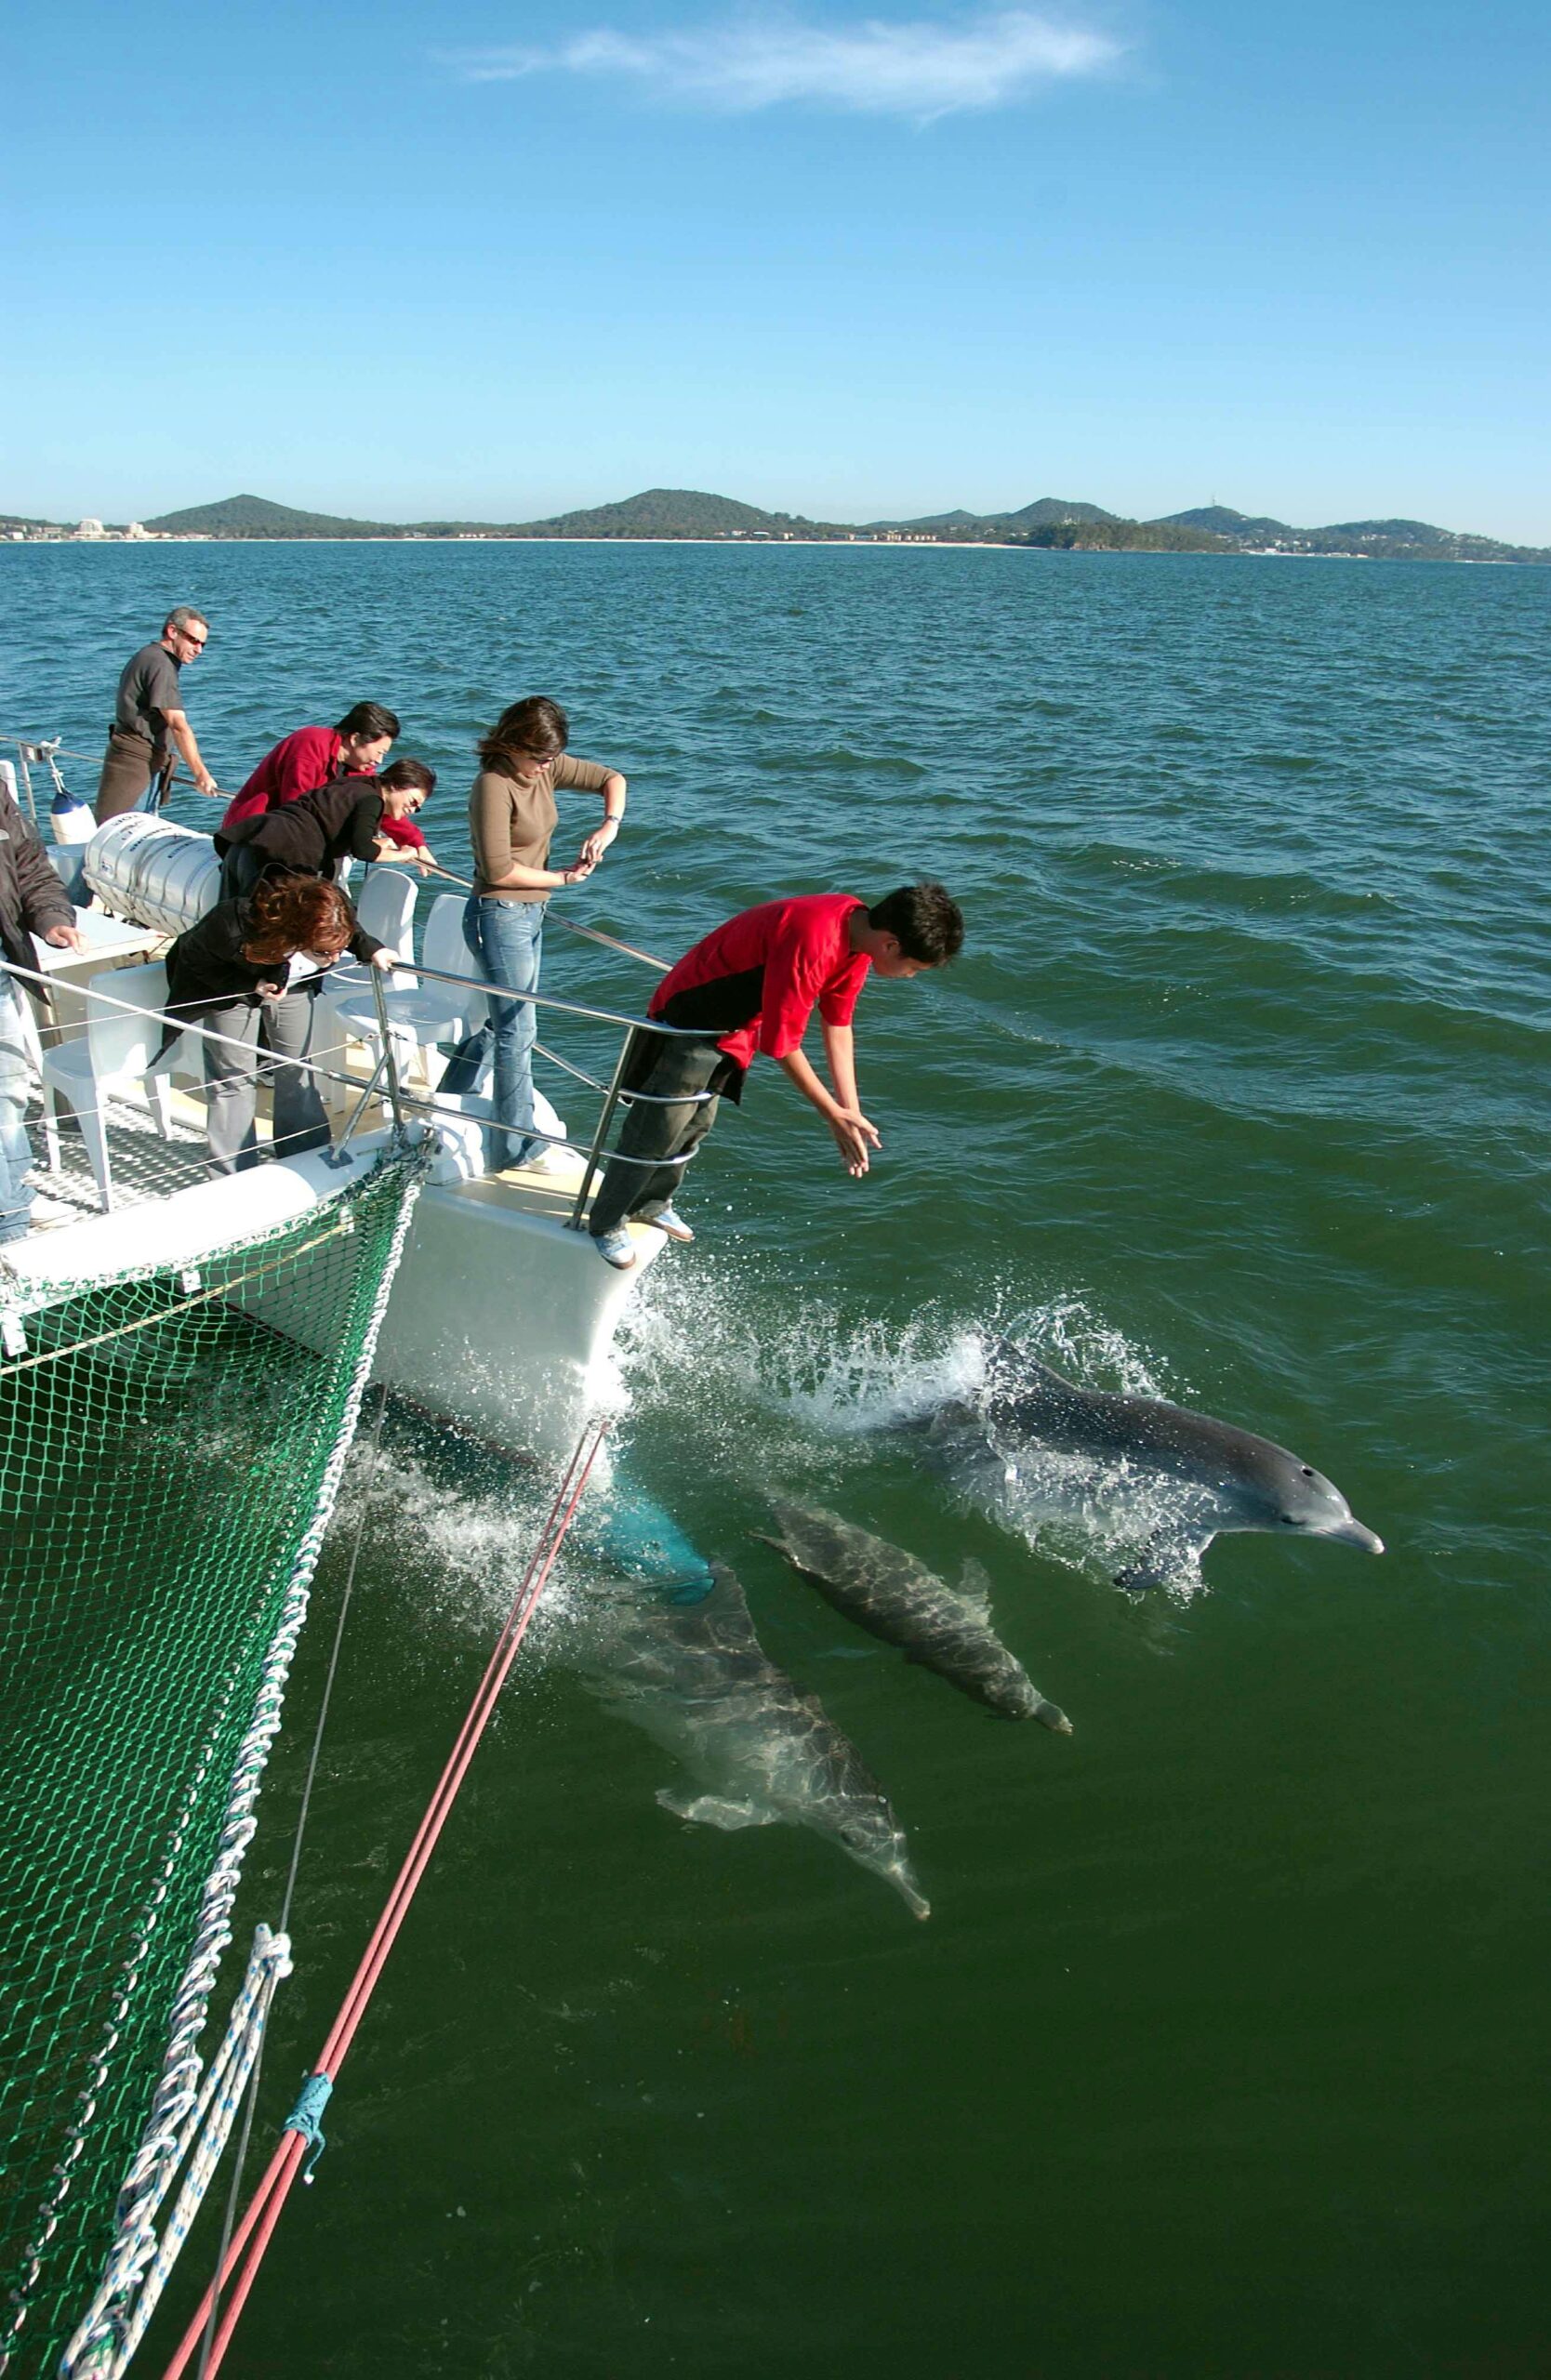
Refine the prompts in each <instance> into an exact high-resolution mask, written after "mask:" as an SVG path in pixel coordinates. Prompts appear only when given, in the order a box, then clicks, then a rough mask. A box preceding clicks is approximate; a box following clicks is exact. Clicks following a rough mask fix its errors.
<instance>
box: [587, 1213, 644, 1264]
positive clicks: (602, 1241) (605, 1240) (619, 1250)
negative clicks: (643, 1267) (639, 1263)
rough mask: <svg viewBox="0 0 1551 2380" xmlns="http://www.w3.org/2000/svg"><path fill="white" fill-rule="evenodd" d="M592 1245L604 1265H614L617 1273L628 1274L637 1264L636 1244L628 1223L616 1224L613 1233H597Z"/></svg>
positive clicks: (593, 1236)
mask: <svg viewBox="0 0 1551 2380" xmlns="http://www.w3.org/2000/svg"><path fill="white" fill-rule="evenodd" d="M592 1245H593V1247H594V1248H595V1249H596V1250H597V1251H598V1253H599V1255H600V1256H601V1257H602V1258H603V1263H605V1264H612V1265H613V1266H614V1268H615V1270H616V1272H617V1273H628V1272H629V1271H630V1266H631V1265H632V1264H633V1263H635V1242H634V1241H633V1240H632V1239H631V1237H630V1225H629V1224H628V1223H616V1224H615V1226H614V1229H613V1230H612V1231H595V1232H594V1233H593V1235H592Z"/></svg>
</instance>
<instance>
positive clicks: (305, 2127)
mask: <svg viewBox="0 0 1551 2380" xmlns="http://www.w3.org/2000/svg"><path fill="white" fill-rule="evenodd" d="M333 2089H334V2079H333V2077H332V2075H328V2074H310V2075H309V2076H308V2078H307V2080H306V2082H305V2083H303V2084H302V2086H301V2094H300V2096H299V2097H298V2100H297V2103H296V2106H295V2107H294V2108H293V2109H291V2112H290V2114H289V2115H288V2116H287V2117H286V2119H285V2122H284V2123H283V2124H282V2125H281V2127H280V2129H281V2131H282V2132H299V2133H300V2135H301V2136H302V2138H303V2140H306V2141H309V2142H311V2144H312V2154H311V2155H310V2156H309V2157H308V2159H307V2162H306V2163H305V2164H304V2165H303V2166H302V2169H301V2178H302V2180H303V2181H304V2182H310V2181H311V2180H312V2168H313V2166H314V2165H315V2164H316V2163H317V2162H318V2160H319V2158H320V2157H321V2156H322V2155H323V2153H324V2150H325V2149H326V2147H327V2146H328V2143H327V2141H326V2140H325V2137H324V2128H323V2121H322V2119H323V2111H324V2109H325V2108H326V2107H327V2105H328V2102H329V2096H330V2095H331V2093H332V2092H333Z"/></svg>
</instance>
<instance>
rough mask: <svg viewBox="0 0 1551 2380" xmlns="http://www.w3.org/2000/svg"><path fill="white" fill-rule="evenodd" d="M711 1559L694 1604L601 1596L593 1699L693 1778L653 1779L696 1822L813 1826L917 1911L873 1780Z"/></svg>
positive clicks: (891, 1821) (894, 1826)
mask: <svg viewBox="0 0 1551 2380" xmlns="http://www.w3.org/2000/svg"><path fill="white" fill-rule="evenodd" d="M710 1570H711V1576H712V1580H713V1584H712V1586H711V1590H710V1593H709V1594H705V1595H702V1596H701V1597H700V1598H699V1599H698V1600H697V1601H696V1602H694V1603H688V1604H686V1603H670V1602H664V1601H662V1600H661V1599H660V1598H658V1597H656V1596H655V1595H653V1594H651V1593H649V1592H647V1593H643V1592H642V1591H641V1590H640V1589H627V1590H626V1591H625V1592H624V1593H618V1592H616V1593H610V1594H608V1595H606V1596H601V1597H599V1598H598V1599H597V1600H596V1602H595V1603H594V1605H593V1611H592V1620H593V1624H592V1626H591V1627H590V1630H589V1632H588V1633H589V1642H588V1643H587V1644H586V1646H584V1647H583V1649H582V1651H581V1653H580V1656H579V1666H580V1667H581V1668H582V1669H583V1670H584V1671H585V1673H587V1676H588V1678H589V1682H590V1685H591V1687H592V1690H593V1692H594V1693H595V1694H597V1696H598V1697H599V1699H600V1700H602V1701H603V1702H605V1703H607V1704H608V1705H609V1706H610V1707H611V1708H612V1709H613V1710H616V1711H617V1712H618V1713H619V1715H620V1717H621V1718H625V1719H628V1720H630V1723H631V1725H632V1726H637V1727H640V1728H642V1729H643V1732H644V1733H645V1734H647V1735H649V1736H650V1737H652V1739H654V1741H655V1742H656V1743H659V1744H661V1745H663V1746H664V1748H665V1749H666V1750H668V1751H669V1752H672V1753H673V1754H674V1755H675V1757H676V1758H677V1759H678V1760H680V1761H682V1763H683V1765H684V1767H685V1768H686V1769H688V1771H689V1773H690V1775H691V1776H692V1777H693V1778H695V1779H696V1784H697V1785H698V1786H699V1787H700V1788H701V1789H702V1790H701V1791H700V1792H683V1791H680V1790H676V1789H673V1788H665V1789H664V1791H663V1792H660V1793H659V1794H658V1795H657V1800H658V1801H659V1802H660V1803H661V1804H662V1805H663V1807H664V1809H667V1810H671V1811H672V1812H673V1813H674V1815H675V1817H677V1818H688V1819H692V1820H696V1821H697V1822H698V1823H699V1824H701V1825H704V1826H717V1827H723V1828H726V1829H728V1830H731V1829H733V1828H735V1827H745V1826H774V1825H776V1824H778V1823H781V1824H786V1825H789V1826H805V1827H811V1828H812V1829H813V1831H814V1832H815V1834H822V1835H825V1836H827V1837H828V1838H829V1841H830V1842H831V1843H835V1844H838V1845H840V1848H841V1849H842V1851H843V1852H845V1853H846V1854H847V1856H848V1857H849V1858H853V1859H855V1860H856V1861H857V1862H858V1864H859V1865H860V1866H861V1867H864V1868H868V1869H870V1870H871V1871H872V1872H873V1873H874V1874H875V1875H879V1876H882V1878H883V1879H884V1881H885V1882H886V1883H888V1884H892V1885H893V1886H894V1888H895V1892H897V1893H898V1895H899V1896H900V1898H901V1899H902V1900H903V1901H904V1902H905V1905H906V1907H907V1908H908V1910H909V1911H910V1912H911V1914H912V1916H915V1917H929V1916H930V1915H931V1913H932V1912H931V1906H930V1904H929V1902H928V1901H927V1899H926V1897H925V1896H924V1894H923V1893H922V1892H921V1887H920V1885H919V1884H917V1882H916V1879H915V1876H914V1873H913V1872H912V1871H911V1867H910V1861H909V1855H908V1850H907V1848H906V1843H905V1836H904V1833H903V1831H902V1830H901V1828H900V1825H899V1822H898V1820H897V1819H896V1818H895V1814H894V1812H893V1810H892V1809H891V1808H890V1807H889V1804H888V1801H887V1798H886V1796H885V1795H884V1792H883V1789H882V1786H881V1785H880V1784H879V1782H878V1780H877V1778H875V1777H873V1776H872V1775H871V1774H870V1773H869V1772H868V1769H867V1768H866V1767H865V1766H864V1765H863V1763H862V1760H861V1756H860V1754H859V1753H858V1752H857V1751H856V1749H855V1746H854V1745H853V1744H852V1743H850V1742H849V1741H848V1740H847V1739H846V1738H845V1737H844V1736H843V1735H842V1733H841V1731H840V1729H839V1728H838V1727H837V1726H835V1724H834V1721H833V1720H832V1719H830V1718H829V1715H828V1713H827V1712H825V1711H824V1709H823V1707H822V1705H821V1704H820V1703H819V1702H817V1701H816V1700H815V1699H814V1697H813V1696H812V1695H806V1694H802V1693H801V1692H800V1691H799V1689H798V1687H797V1686H795V1685H794V1684H793V1682H792V1680H791V1679H790V1678H789V1676H788V1675H787V1673H786V1672H785V1671H784V1670H780V1669H777V1668H776V1667H775V1663H774V1661H772V1660H770V1659H767V1658H766V1655H765V1653H764V1650H763V1647H762V1646H761V1644H760V1640H759V1638H758V1637H757V1636H756V1635H755V1633H754V1623H753V1621H752V1620H751V1619H750V1618H749V1606H748V1604H747V1603H746V1602H745V1601H744V1596H743V1589H742V1588H741V1586H740V1585H739V1584H738V1581H737V1580H736V1578H735V1577H734V1575H733V1573H732V1572H731V1571H730V1570H728V1569H726V1568H724V1567H722V1565H721V1564H720V1563H712V1564H711V1565H710Z"/></svg>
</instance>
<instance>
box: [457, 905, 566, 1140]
mask: <svg viewBox="0 0 1551 2380" xmlns="http://www.w3.org/2000/svg"><path fill="white" fill-rule="evenodd" d="M463 939H464V941H465V942H466V943H467V944H468V945H469V948H470V950H471V952H472V954H473V956H474V959H476V961H477V962H478V965H479V969H480V972H481V973H482V974H484V976H485V977H486V978H487V979H488V981H489V982H491V983H492V984H504V985H506V986H507V988H508V990H509V991H513V992H536V991H537V989H538V962H539V959H540V958H541V957H542V955H543V949H544V904H543V902H542V901H497V900H493V899H491V897H490V896H489V895H488V894H487V893H485V894H482V893H474V894H473V896H472V897H471V900H470V902H469V906H468V907H467V908H466V909H465V910H464V912H463ZM537 1030H538V1016H537V1010H536V1009H535V1007H534V1005H533V1003H532V1001H531V1000H492V1001H491V1003H490V1022H489V1023H488V1024H487V1025H481V1026H480V1028H479V1031H478V1032H477V1033H471V1034H470V1036H469V1038H468V1039H467V1040H466V1041H464V1042H462V1043H461V1044H460V1045H459V1047H458V1048H457V1051H455V1053H454V1055H453V1057H452V1058H451V1059H450V1060H449V1062H448V1065H447V1071H446V1073H445V1074H444V1076H443V1077H442V1080H441V1082H440V1084H439V1085H438V1086H437V1087H438V1089H439V1090H441V1091H446V1092H448V1093H449V1094H455V1093H458V1092H464V1091H477V1089H478V1088H479V1082H480V1078H481V1076H482V1075H483V1074H484V1067H485V1064H486V1061H487V1059H488V1057H489V1053H490V1051H491V1050H492V1048H493V1049H494V1051H495V1053H496V1130H495V1131H493V1132H492V1133H491V1135H490V1142H491V1147H490V1161H491V1163H492V1165H494V1166H495V1167H497V1169H498V1168H500V1167H501V1166H503V1165H525V1164H526V1163H527V1162H528V1160H529V1158H530V1157H535V1156H537V1152H538V1151H539V1149H541V1148H542V1147H543V1145H544V1144H543V1142H542V1141H537V1140H535V1139H534V1138H533V1137H532V1135H533V1130H534V1121H533V1043H534V1036H535V1034H536V1033H537Z"/></svg>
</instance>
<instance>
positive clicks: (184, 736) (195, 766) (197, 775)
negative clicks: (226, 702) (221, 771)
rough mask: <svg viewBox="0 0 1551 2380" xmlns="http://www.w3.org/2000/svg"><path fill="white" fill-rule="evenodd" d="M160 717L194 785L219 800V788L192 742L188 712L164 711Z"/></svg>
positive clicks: (197, 748) (192, 736)
mask: <svg viewBox="0 0 1551 2380" xmlns="http://www.w3.org/2000/svg"><path fill="white" fill-rule="evenodd" d="M162 717H163V718H164V719H165V720H166V723H167V727H168V729H169V731H170V733H171V735H172V740H173V742H174V743H175V744H176V745H177V747H178V748H179V751H180V752H181V753H182V755H183V758H184V760H186V761H187V762H188V764H189V774H190V775H191V776H192V779H193V781H194V784H195V785H196V786H197V787H198V788H199V790H200V792H201V793H208V794H213V795H215V796H216V797H217V798H218V799H219V793H220V788H219V786H218V785H217V783H216V781H215V778H214V777H213V776H212V775H211V774H210V772H209V770H208V769H207V768H206V767H205V763H204V761H203V760H201V759H200V757H199V746H198V745H197V744H196V743H195V742H194V732H193V729H192V727H191V726H190V725H189V714H188V712H187V711H186V710H165V711H164V712H163V713H162Z"/></svg>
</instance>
